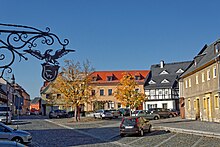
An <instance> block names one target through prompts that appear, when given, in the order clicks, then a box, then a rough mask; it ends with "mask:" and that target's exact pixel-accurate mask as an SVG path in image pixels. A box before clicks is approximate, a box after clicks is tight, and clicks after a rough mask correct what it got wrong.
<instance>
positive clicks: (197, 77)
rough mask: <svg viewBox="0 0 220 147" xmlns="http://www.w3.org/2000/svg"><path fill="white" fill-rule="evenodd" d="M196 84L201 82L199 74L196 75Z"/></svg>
mask: <svg viewBox="0 0 220 147" xmlns="http://www.w3.org/2000/svg"><path fill="white" fill-rule="evenodd" d="M196 84H199V76H198V75H196Z"/></svg>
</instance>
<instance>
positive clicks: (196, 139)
mask: <svg viewBox="0 0 220 147" xmlns="http://www.w3.org/2000/svg"><path fill="white" fill-rule="evenodd" d="M178 121H180V120H179V119H178V118H173V119H163V120H162V119H161V120H159V121H152V124H153V125H154V126H155V127H158V126H161V125H162V124H166V125H167V126H170V125H171V126H175V127H177V124H179V125H184V124H185V126H190V125H189V122H187V121H185V122H184V121H181V122H179V123H178ZM165 122H166V123H165ZM168 122H169V123H168ZM171 122H173V123H174V124H176V125H172V123H171ZM15 123H16V122H15ZM18 123H20V125H19V129H22V130H27V131H29V132H31V133H32V136H33V142H32V143H31V144H29V145H28V146H30V147H38V146H40V147H67V146H79V147H81V146H82V147H103V146H105V147H119V146H126V147H175V146H178V147H200V146H202V147H210V146H212V147H219V146H220V139H219V138H213V137H204V136H199V135H193V134H185V133H178V132H169V131H164V130H154V131H152V132H151V133H147V134H145V135H144V136H143V137H138V136H126V137H123V138H122V137H120V136H119V129H118V127H119V124H120V119H113V120H100V119H98V120H90V121H84V122H75V121H73V118H68V119H46V118H42V119H39V118H37V119H33V118H31V119H28V118H26V119H21V120H20V121H18ZM193 123H194V122H193ZM195 125H196V123H195ZM206 125H207V124H206ZM198 126H200V125H198ZM12 127H16V126H15V125H12ZM190 127H191V126H190ZM207 127H208V126H207ZM211 127H212V125H211Z"/></svg>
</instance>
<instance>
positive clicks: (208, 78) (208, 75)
mask: <svg viewBox="0 0 220 147" xmlns="http://www.w3.org/2000/svg"><path fill="white" fill-rule="evenodd" d="M209 80H210V70H207V81H209Z"/></svg>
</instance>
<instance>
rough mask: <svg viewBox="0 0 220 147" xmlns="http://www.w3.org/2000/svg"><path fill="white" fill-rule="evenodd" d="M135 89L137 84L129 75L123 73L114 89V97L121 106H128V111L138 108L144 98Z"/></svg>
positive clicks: (142, 94) (143, 95)
mask: <svg viewBox="0 0 220 147" xmlns="http://www.w3.org/2000/svg"><path fill="white" fill-rule="evenodd" d="M137 87H138V84H137V83H136V81H135V79H134V77H133V76H132V75H131V74H129V73H124V74H123V77H122V79H121V80H120V83H119V84H118V85H117V87H116V91H115V93H114V96H115V97H116V99H117V100H119V101H120V102H121V103H122V104H123V105H125V106H129V107H130V109H134V108H136V107H138V106H140V105H141V104H142V103H143V102H144V99H145V97H146V96H145V94H144V93H139V91H138V90H137ZM130 115H131V112H130Z"/></svg>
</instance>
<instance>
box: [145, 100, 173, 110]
mask: <svg viewBox="0 0 220 147" xmlns="http://www.w3.org/2000/svg"><path fill="white" fill-rule="evenodd" d="M163 103H167V108H168V109H175V105H174V104H175V101H174V100H169V101H148V102H145V103H144V104H143V105H144V110H148V107H147V106H148V104H157V108H162V107H163V105H162V104H163Z"/></svg>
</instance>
